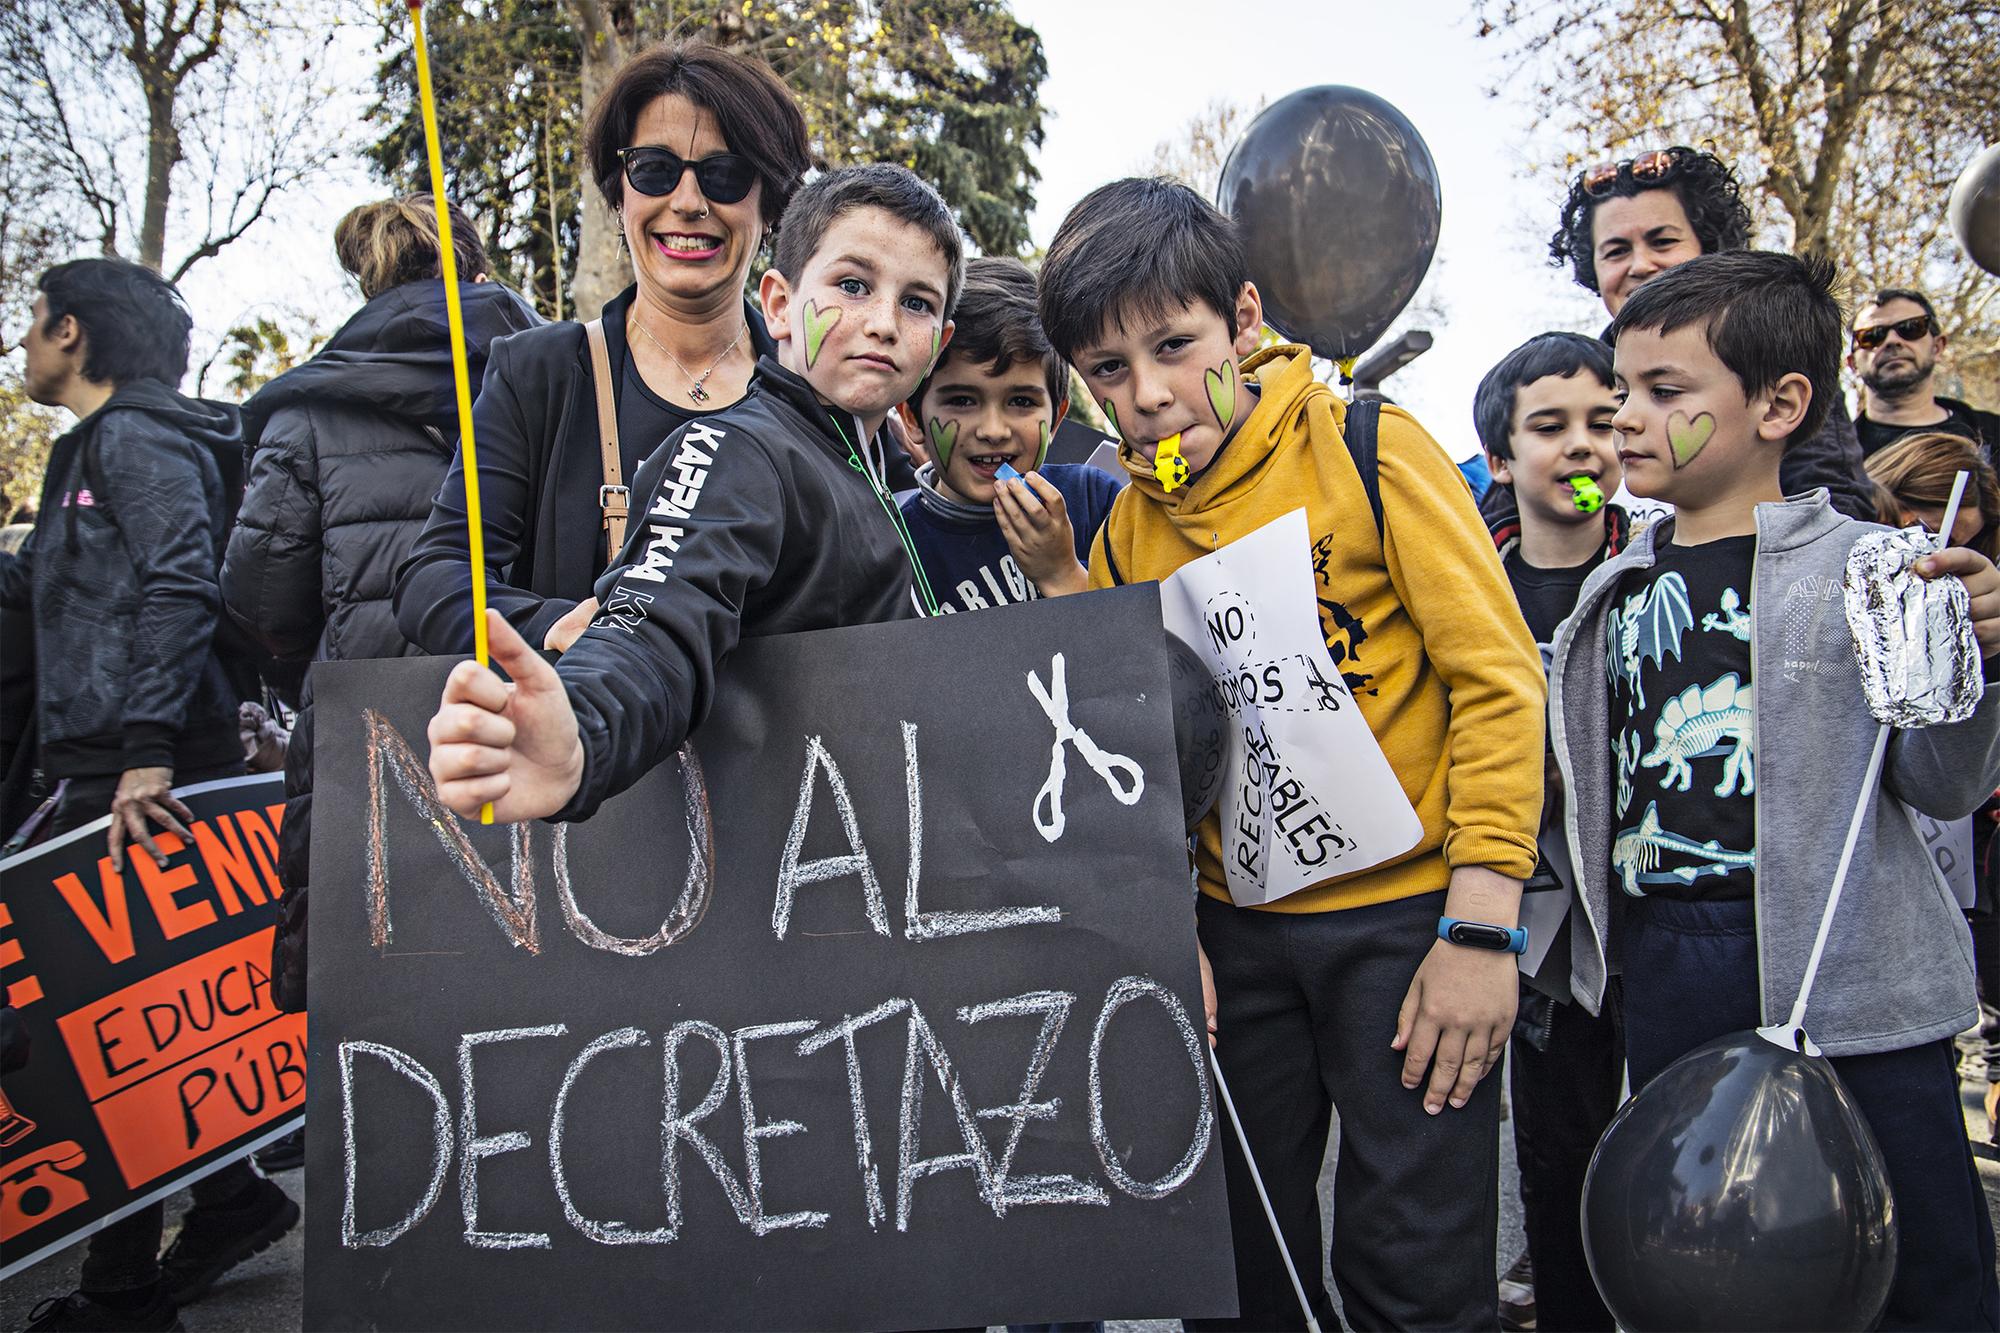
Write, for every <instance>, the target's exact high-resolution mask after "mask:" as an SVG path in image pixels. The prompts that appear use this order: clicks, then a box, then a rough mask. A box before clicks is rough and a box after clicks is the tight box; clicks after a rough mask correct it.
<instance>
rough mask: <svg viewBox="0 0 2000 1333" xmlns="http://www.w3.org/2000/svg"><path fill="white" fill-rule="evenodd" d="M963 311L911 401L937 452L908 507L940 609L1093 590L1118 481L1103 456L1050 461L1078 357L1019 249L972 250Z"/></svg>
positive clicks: (910, 412) (909, 412) (908, 409)
mask: <svg viewBox="0 0 2000 1333" xmlns="http://www.w3.org/2000/svg"><path fill="white" fill-rule="evenodd" d="M955 322H956V325H957V332H956V333H955V335H954V336H953V339H952V343H951V346H950V347H948V348H946V349H945V352H944V355H943V357H942V358H941V359H940V360H939V361H938V363H937V365H936V366H934V367H933V368H932V369H931V372H930V373H929V374H928V375H926V376H925V377H924V380H923V383H921V384H919V385H918V386H917V391H916V393H915V394H914V395H913V396H912V397H911V398H910V401H909V403H908V404H906V405H905V407H904V415H905V420H906V421H908V422H909V424H910V426H911V427H912V429H913V430H915V431H920V432H921V433H922V435H923V439H924V443H925V444H926V446H927V447H928V448H929V451H930V455H931V461H930V462H929V463H926V464H925V465H924V466H923V467H922V468H920V469H919V470H918V472H917V488H918V489H917V493H916V494H915V495H912V496H911V497H909V499H907V500H905V501H904V502H903V519H904V521H905V522H906V523H908V524H909V527H910V540H911V542H912V543H913V544H914V546H915V549H916V553H917V556H918V558H919V560H920V561H921V562H922V564H923V567H924V573H925V575H926V577H928V578H929V580H930V584H931V588H932V589H933V590H934V591H935V592H936V594H937V599H938V609H939V610H941V611H978V610H983V609H985V608H987V607H993V606H1004V605H1006V604H1008V603H1011V602H1025V601H1029V600H1032V599H1034V598H1037V597H1059V596H1061V595H1063V594H1064V593H1072V592H1082V591H1083V589H1084V586H1085V583H1086V576H1085V571H1084V562H1085V561H1086V560H1088V559H1089V554H1090V541H1091V538H1093V537H1095V536H1096V535H1097V529H1098V527H1099V525H1101V524H1102V523H1103V522H1104V516H1105V515H1106V514H1108V513H1109V512H1110V511H1111V502H1112V500H1114V499H1116V498H1117V495H1118V483H1117V481H1116V480H1115V479H1114V478H1112V477H1111V476H1110V475H1109V474H1108V473H1104V472H1101V471H1099V470H1098V469H1096V468H1094V467H1080V466H1076V465H1066V464H1057V465H1055V466H1052V467H1045V466H1043V462H1044V459H1045V458H1046V457H1047V455H1048V449H1049V439H1050V437H1051V436H1052V435H1053V434H1054V432H1055V428H1056V427H1057V426H1058V425H1059V424H1061V422H1062V419H1063V415H1064V413H1066V412H1067V411H1068V410H1069V366H1068V364H1067V363H1065V362H1064V361H1063V359H1062V358H1061V357H1060V356H1058V355H1056V351H1055V349H1054V348H1053V347H1051V346H1050V345H1049V340H1048V336H1047V335H1046V334H1044V333H1043V332H1042V325H1041V320H1040V318H1039V317H1038V316H1037V315H1036V313H1035V279H1034V275H1033V274H1031V273H1029V272H1028V269H1027V266H1026V265H1024V264H1022V263H1021V262H1020V261H1019V260H1016V259H975V260H972V261H971V262H969V263H968V264H967V265H966V269H965V291H964V293H963V294H962V295H961V296H960V298H959V304H958V308H957V311H956V320H955ZM912 416H914V418H915V420H914V421H911V420H909V419H910V418H911V417H912Z"/></svg>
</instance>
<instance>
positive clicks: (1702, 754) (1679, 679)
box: [1604, 536, 1757, 901]
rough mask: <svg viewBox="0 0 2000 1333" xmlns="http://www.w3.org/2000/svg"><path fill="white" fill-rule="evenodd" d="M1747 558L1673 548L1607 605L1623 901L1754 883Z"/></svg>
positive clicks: (1745, 891) (1708, 548)
mask: <svg viewBox="0 0 2000 1333" xmlns="http://www.w3.org/2000/svg"><path fill="white" fill-rule="evenodd" d="M1756 554H1757V539H1756V538H1755V537H1754V536H1750V537H1725V538H1723V539H1722V540H1720V541H1713V542H1707V543H1704V544H1703V545H1700V546H1676V545H1672V544H1668V545H1665V546H1662V547H1661V548H1660V550H1659V560H1658V562H1657V563H1656V564H1654V566H1653V567H1652V568H1651V569H1642V570H1634V571H1632V572H1631V573H1629V574H1627V575H1626V576H1625V577H1624V578H1623V579H1622V580H1620V581H1619V584H1618V589H1617V591H1616V592H1615V593H1614V594H1613V597H1614V598H1615V599H1616V600H1615V602H1614V605H1613V607H1612V614H1611V616H1610V618H1609V619H1608V620H1607V622H1606V624H1605V639H1606V643H1605V645H1604V666H1605V672H1606V674H1607V675H1608V676H1609V678H1610V684H1611V750H1612V754H1611V768H1612V772H1613V774H1614V775H1615V777H1616V781H1617V790H1616V792H1615V794H1614V799H1613V805H1612V811H1613V816H1612V823H1613V829H1614V832H1613V835H1612V843H1611V878H1612V880H1613V882H1614V883H1616V884H1618V885H1619V886H1620V887H1622V888H1623V889H1624V891H1625V892H1627V893H1630V894H1634V895H1638V896H1653V897H1661V898H1678V899H1688V900H1692V899H1703V900H1708V901H1727V900H1736V899H1743V898H1748V897H1749V896H1750V893H1751V889H1752V886H1753V885H1754V883H1755V876H1756V871H1755V866H1754V864H1753V861H1752V857H1753V855H1754V853H1755V852H1756V850H1757V816H1756V802H1755V800H1754V799H1753V793H1754V792H1755V791H1756V788H1757V767H1756V760H1755V755H1754V752H1753V749H1752V746H1753V744H1754V739H1755V731H1756V729H1755V725H1754V723H1755V712H1754V710H1753V705H1752V702H1751V692H1750V570H1751V566H1752V563H1753V562H1754V560H1755V559H1756Z"/></svg>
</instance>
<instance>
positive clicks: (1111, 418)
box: [1098, 398, 1125, 440]
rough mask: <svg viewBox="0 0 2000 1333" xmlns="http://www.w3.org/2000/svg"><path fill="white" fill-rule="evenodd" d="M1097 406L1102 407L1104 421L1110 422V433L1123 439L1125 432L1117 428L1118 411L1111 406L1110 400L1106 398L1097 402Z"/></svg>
mask: <svg viewBox="0 0 2000 1333" xmlns="http://www.w3.org/2000/svg"><path fill="white" fill-rule="evenodd" d="M1098 406H1099V407H1101V408H1103V409H1104V419H1105V421H1107V422H1109V423H1110V425H1111V433H1112V434H1113V435H1116V436H1117V437H1118V438H1119V439H1121V440H1122V439H1124V438H1125V432H1124V431H1122V430H1120V429H1118V413H1117V411H1116V410H1115V409H1113V408H1112V406H1111V400H1110V399H1109V398H1107V399H1105V400H1104V401H1103V402H1101V403H1099V404H1098Z"/></svg>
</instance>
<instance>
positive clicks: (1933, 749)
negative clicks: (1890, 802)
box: [1883, 685, 2000, 822]
mask: <svg viewBox="0 0 2000 1333" xmlns="http://www.w3.org/2000/svg"><path fill="white" fill-rule="evenodd" d="M1883 784H1884V785H1885V786H1886V787H1887V788H1888V790H1889V791H1890V793H1891V794H1892V795H1894V796H1895V797H1896V799H1898V800H1900V801H1902V802H1904V803H1905V804H1907V805H1910V806H1913V807H1915V808H1916V809H1918V810H1921V811H1922V812H1923V813H1925V814H1927V815H1929V816H1930V817H1931V818H1932V819H1935V820H1939V821H1940V822H1949V821H1951V820H1954V819H1964V818H1965V817H1966V816H1967V815H1970V814H1972V813H1973V812H1974V811H1975V810H1977V809H1979V807H1980V806H1982V805H1984V804H1985V803H1986V802H1988V801H1990V800H1992V799H1993V792H1994V789H1995V787H2000V688H1995V686H1993V685H1988V686H1987V687H1986V693H1985V695H1984V696H1983V697H1982V698H1981V699H1980V701H1979V710H1978V711H1977V712H1975V713H1974V714H1973V715H1972V716H1971V717H1969V718H1967V719H1966V720H1965V721H1963V722H1958V723H1953V724H1951V725H1949V726H1940V727H1920V728H1916V729H1913V730H1909V731H1898V732H1897V733H1896V734H1895V735H1894V736H1892V737H1890V739H1889V753H1888V756H1887V758H1886V759H1885V761H1884V767H1883Z"/></svg>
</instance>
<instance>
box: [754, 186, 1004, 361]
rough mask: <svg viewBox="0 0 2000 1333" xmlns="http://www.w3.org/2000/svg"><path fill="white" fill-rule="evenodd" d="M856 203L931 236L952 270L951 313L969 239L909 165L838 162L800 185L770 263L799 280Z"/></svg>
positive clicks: (947, 308)
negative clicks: (843, 216) (838, 164)
mask: <svg viewBox="0 0 2000 1333" xmlns="http://www.w3.org/2000/svg"><path fill="white" fill-rule="evenodd" d="M857 208H879V209H881V210H882V211H883V212H885V213H887V214H888V215H889V216H890V217H893V218H896V219H897V220H899V221H902V222H907V223H909V224H910V225H911V226H913V227H915V228H916V229H917V230H919V231H921V232H923V233H924V235H926V236H928V237H929V238H930V241H931V244H932V245H935V246H936V247H937V250H938V253H939V254H940V255H943V256H944V260H945V264H946V265H947V266H948V267H949V268H950V270H951V272H950V273H949V274H948V275H947V277H946V279H945V293H944V310H943V312H942V313H941V315H940V318H941V319H950V318H951V317H952V311H953V310H954V309H955V308H957V305H958V292H959V288H961V287H963V286H964V285H965V242H964V239H963V238H962V236H961V234H960V232H959V229H958V223H957V221H955V220H954V219H953V218H952V216H951V209H950V208H949V207H948V206H947V205H946V204H945V202H944V199H943V198H942V197H941V196H940V195H939V194H938V192H937V191H936V190H934V189H932V188H931V187H930V185H929V184H928V183H927V182H926V181H925V180H924V179H923V177H921V176H919V175H917V174H916V173H915V172H913V171H911V170H909V169H908V168H907V167H899V166H896V165H894V164H893V163H889V162H871V163H868V164H866V165H864V166H858V167H836V168H834V169H833V170H832V171H829V172H827V173H826V174H824V175H821V176H816V177H814V178H813V179H812V180H811V181H809V182H807V183H806V184H805V185H802V186H800V187H799V192H798V193H797V194H795V195H793V196H792V203H791V206H790V207H789V208H787V209H786V210H785V221H784V225H783V226H781V227H779V228H778V239H777V242H776V244H775V246H774V248H773V250H772V252H771V267H772V268H775V269H776V270H778V272H780V273H782V274H784V275H785V277H786V278H788V279H791V280H792V281H794V282H796V281H797V280H798V276H799V274H800V273H801V272H803V271H804V269H805V266H806V264H807V263H808V262H809V261H810V260H811V259H812V257H813V254H814V252H816V251H817V250H818V249H819V246H820V242H821V241H824V240H825V239H826V233H827V231H828V229H830V228H831V227H832V226H833V224H834V223H835V222H836V221H838V220H839V218H840V216H841V214H843V213H848V212H851V211H853V210H854V209H857ZM953 336H954V337H955V336H956V335H953Z"/></svg>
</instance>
